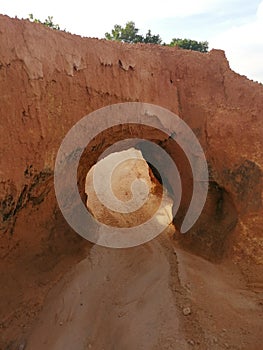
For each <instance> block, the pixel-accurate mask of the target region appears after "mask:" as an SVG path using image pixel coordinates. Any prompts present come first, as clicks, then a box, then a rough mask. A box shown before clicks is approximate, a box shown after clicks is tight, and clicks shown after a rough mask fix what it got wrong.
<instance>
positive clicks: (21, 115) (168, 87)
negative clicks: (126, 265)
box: [0, 16, 263, 350]
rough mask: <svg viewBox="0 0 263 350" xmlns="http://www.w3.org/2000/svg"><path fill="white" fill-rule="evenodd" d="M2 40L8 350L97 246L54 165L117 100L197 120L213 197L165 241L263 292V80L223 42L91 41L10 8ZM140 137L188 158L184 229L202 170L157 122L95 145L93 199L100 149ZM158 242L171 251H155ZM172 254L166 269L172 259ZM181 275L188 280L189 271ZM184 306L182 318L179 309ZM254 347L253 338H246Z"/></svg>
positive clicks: (0, 209)
mask: <svg viewBox="0 0 263 350" xmlns="http://www.w3.org/2000/svg"><path fill="white" fill-rule="evenodd" d="M0 47H1V50H0V91H1V94H0V116H1V121H2V122H1V126H0V139H1V157H0V162H1V167H0V228H1V241H0V256H1V267H0V273H1V292H0V293H1V294H0V296H1V298H0V314H1V324H0V327H1V338H0V348H3V349H13V348H14V349H16V348H17V347H18V346H20V345H21V344H24V342H25V339H27V337H28V334H29V333H30V332H31V329H32V324H33V322H34V320H35V317H36V316H37V315H38V314H39V310H40V309H41V308H42V305H43V301H44V299H45V297H46V295H47V293H48V291H49V290H50V288H51V287H52V286H53V285H54V283H55V282H56V281H58V280H59V279H60V278H61V277H62V276H63V275H64V273H65V272H66V271H68V270H69V268H70V267H71V266H72V265H74V266H75V264H77V262H79V261H80V260H81V259H82V258H84V257H86V256H87V255H89V251H90V248H91V245H90V244H89V243H88V242H86V241H85V240H83V239H82V238H81V237H79V236H78V235H77V234H76V233H75V232H74V231H73V230H71V229H70V227H69V226H68V225H67V223H66V222H65V220H64V219H63V217H62V215H61V213H60V210H59V208H58V206H57V201H56V198H55V193H54V185H53V176H54V163H55V158H56V154H57V151H58V148H59V146H60V144H61V142H62V140H63V138H64V137H65V135H66V133H67V132H68V130H69V129H70V128H71V127H72V126H73V125H74V124H75V123H76V122H77V121H79V120H80V119H81V118H82V117H83V116H85V115H87V114H89V113H90V112H92V111H95V110H97V109H98V108H101V107H104V106H107V105H110V104H113V103H119V102H147V103H152V104H156V105H159V106H161V107H164V108H167V109H169V110H170V111H172V112H174V113H176V114H177V115H178V116H179V117H180V118H182V119H183V120H184V121H185V122H186V123H187V124H188V125H189V126H190V128H191V129H192V130H193V132H194V133H195V135H196V136H197V138H198V140H199V142H200V143H201V145H202V147H203V149H204V152H205V155H206V158H207V162H208V166H209V193H208V198H207V202H206V205H205V208H204V211H203V213H202V215H201V216H200V218H199V220H198V222H197V223H196V224H195V226H194V227H193V228H192V229H191V230H190V231H189V232H188V233H187V234H185V235H182V234H180V232H177V233H176V234H175V236H174V237H173V239H171V238H170V237H169V238H167V241H165V242H166V243H165V244H167V242H168V241H169V244H171V247H172V246H173V245H174V246H177V247H178V246H180V248H181V249H184V251H185V250H187V251H188V252H189V254H190V255H189V256H187V259H190V260H191V259H201V261H206V263H207V264H212V265H211V266H219V265H214V263H216V264H223V265H224V264H229V266H232V264H235V265H236V266H237V268H238V269H240V271H241V273H242V274H243V276H244V281H243V280H242V284H240V288H241V286H242V288H249V290H250V293H252V294H253V295H258V294H255V293H259V291H260V290H261V289H262V280H261V276H262V275H261V273H262V270H261V267H262V224H263V215H262V213H263V212H262V167H263V156H262V149H263V137H262V133H263V87H262V85H260V84H258V83H255V82H252V81H250V80H248V79H247V78H246V77H243V76H240V75H238V74H236V73H235V72H233V71H232V70H231V69H230V68H229V64H228V61H227V59H226V57H225V55H224V52H223V51H220V50H212V51H211V52H209V53H208V54H201V53H198V52H191V51H186V50H179V49H176V48H168V47H162V46H154V45H141V44H137V45H127V44H121V43H115V42H108V41H105V40H97V39H90V38H81V37H79V36H75V35H70V34H68V33H64V32H59V31H53V30H50V29H48V28H45V27H44V26H42V25H40V24H36V23H34V24H33V23H29V22H28V21H21V20H17V19H10V18H8V17H6V16H0ZM133 137H141V138H145V139H148V140H151V141H154V142H156V143H157V144H159V145H160V146H162V147H163V148H164V149H165V150H166V151H167V152H169V153H170V155H171V157H172V158H173V159H174V160H175V161H176V164H177V166H178V169H179V171H180V173H181V175H182V176H181V177H182V187H183V193H184V196H183V200H182V203H181V207H180V210H179V211H178V213H177V215H176V217H175V220H174V224H175V226H176V227H178V228H179V227H180V223H181V222H182V220H183V217H184V215H185V212H186V210H187V207H188V206H189V202H190V200H191V191H192V175H191V168H190V167H189V163H188V161H187V159H186V157H185V155H184V154H183V152H182V150H181V149H180V147H178V145H176V144H175V142H174V141H173V140H172V139H171V138H167V136H166V135H164V134H162V133H161V132H160V131H158V130H152V129H151V128H149V127H142V128H138V127H136V125H135V126H134V125H122V126H116V127H114V128H111V129H109V130H106V131H104V132H102V133H101V134H99V135H97V136H96V137H95V138H94V139H93V140H92V142H91V143H90V144H89V145H87V148H86V150H85V152H84V154H83V156H82V159H81V162H80V166H79V169H78V178H79V189H80V193H81V195H82V196H83V200H85V177H86V174H87V172H88V170H89V169H90V168H91V166H93V165H94V164H95V163H96V161H97V159H98V157H99V155H100V154H101V153H102V152H103V151H104V150H105V149H106V148H107V147H108V146H110V145H112V144H113V143H114V142H116V141H118V140H120V139H126V138H133ZM168 177H169V176H168ZM168 180H169V179H168ZM156 244H157V243H156ZM92 249H94V247H93V248H92ZM96 249H98V248H95V251H96ZM141 249H143V248H141ZM156 249H157V250H159V249H161V248H159V246H158V247H157V248H154V249H153V252H154V251H155V250H156ZM99 254H100V253H99ZM108 254H109V256H110V255H111V254H113V253H108ZM134 254H135V253H134ZM162 254H164V253H162ZM184 254H186V253H184ZM157 256H158V254H157V255H156V259H157ZM197 256H198V257H197ZM191 257H193V258H191ZM134 258H136V257H134ZM145 258H146V257H145ZM202 258H204V259H206V260H202ZM105 259H106V260H105V264H107V257H105ZM114 259H115V258H114ZM152 259H155V254H154V253H153V257H152ZM161 259H162V261H161V266H164V271H166V270H165V269H166V267H167V266H166V265H165V264H166V261H165V260H164V259H163V258H161ZM157 260H158V259H157ZM103 261H104V260H103ZM168 261H171V260H168ZM184 261H185V260H184ZM193 261H194V260H193ZM198 261H199V260H198ZM83 264H84V265H85V263H83ZM162 264H163V265H162ZM169 264H170V269H171V271H172V269H173V265H172V264H171V263H169ZM189 264H190V265H191V264H192V263H191V262H189ZM165 266H166V267H165ZM198 266H199V265H198ZM201 266H202V264H201V263H200V268H202V267H201ZM209 266H210V265H209ZM220 266H221V265H220ZM224 266H225V265H224ZM211 269H212V268H211ZM231 269H232V267H231ZM138 271H139V270H138ZM176 271H177V270H176ZM204 271H205V268H204ZM211 271H212V270H210V272H211ZM231 271H232V270H231ZM157 272H158V271H157ZM98 273H99V272H98ZM127 273H128V272H127ZM171 274H172V276H174V277H173V278H177V277H176V276H177V275H178V274H177V272H176V276H175V275H174V274H175V272H173V271H172V272H171ZM116 276H117V275H116ZM116 276H115V277H113V278H117V277H116ZM164 276H165V273H164ZM74 278H75V277H74ZM90 278H91V281H92V277H90ZM151 278H152V277H151ZM158 278H159V277H158ZM164 278H165V277H164ZM145 283H146V282H145ZM151 283H152V282H151ZM146 284H147V283H146ZM166 285H167V284H165V286H166ZM103 288H104V287H103ZM140 288H143V284H142V285H141V286H140ZM165 288H166V287H165ZM169 288H170V287H169ZM216 288H217V287H216ZM235 288H237V289H238V284H237V285H236V286H235ZM109 290H112V288H110V289H109ZM199 292H200V293H201V291H198V293H199ZM125 293H126V292H125ZM167 293H168V292H167ZM169 293H170V292H169ZM169 293H168V294H169ZM233 293H234V292H233ZM169 295H170V294H169ZM198 295H199V296H200V297H202V296H203V297H204V294H202V293H201V294H198ZM233 295H234V294H233ZM149 297H150V296H149ZM170 297H171V296H169V298H170ZM90 298H91V299H90V300H92V296H90ZM127 300H129V298H128V297H127ZM213 300H215V302H216V300H217V299H216V297H215V299H213ZM231 300H234V297H233V299H231ZM242 300H243V299H242ZM253 300H254V299H253ZM243 301H244V300H243ZM243 301H242V302H243ZM247 302H248V304H249V303H250V302H249V299H247ZM230 303H231V301H230ZM248 304H247V305H248ZM249 305H250V306H251V310H252V309H253V310H255V314H253V315H254V316H255V318H257V317H258V309H257V308H258V307H259V303H258V304H257V308H256V309H255V308H254V304H253V305H252V304H249ZM261 306H262V304H261ZM165 307H166V306H165V305H162V306H160V308H161V309H164V308H165ZM174 312H175V317H176V314H177V312H178V311H174ZM238 312H239V313H240V310H239V311H238ZM230 314H231V312H230ZM230 314H229V315H230ZM235 314H236V313H235V312H234V313H233V314H232V316H231V317H232V320H234V318H235V316H234V315H235ZM206 316H207V314H206V315H204V317H206ZM161 319H163V318H161ZM134 322H135V321H134ZM251 322H252V321H251ZM244 324H245V323H244ZM199 325H200V327H203V328H202V329H205V327H206V325H205V324H203V326H201V323H199ZM250 325H251V323H250ZM176 327H177V326H176ZM244 327H245V326H244ZM178 329H179V328H177V330H178ZM256 329H257V328H256ZM169 331H170V330H169ZM244 332H245V331H244ZM242 334H245V333H242ZM257 334H258V333H257ZM244 337H245V335H244ZM252 338H253V337H252ZM252 338H249V339H250V340H249V346H247V347H242V344H241V345H240V346H241V347H240V348H241V349H251V350H252V349H253V350H254V349H256V347H255V346H254V347H253V344H254V345H255V344H256V343H255V340H253V339H254V338H253V339H252ZM236 339H237V338H236ZM253 342H254V343H253ZM183 343H184V341H182V344H181V345H182V346H184V345H183ZM19 344H20V345H19ZM120 344H121V346H124V345H123V344H124V343H123V342H121V343H120ZM204 344H206V343H204ZM207 344H208V343H207ZM232 344H234V341H233V342H232ZM244 344H248V343H246V342H245V340H244ZM21 346H22V345H21ZM101 346H102V345H101ZM167 346H168V345H167ZM205 346H208V345H205ZM222 346H223V345H222ZM167 348H169V347H167ZM207 348H208V349H210V348H211V347H209V346H208V347H207ZM213 348H216V347H213ZM233 348H234V347H233ZM54 349H55V348H54ZM201 349H205V348H201ZM236 349H238V346H236Z"/></svg>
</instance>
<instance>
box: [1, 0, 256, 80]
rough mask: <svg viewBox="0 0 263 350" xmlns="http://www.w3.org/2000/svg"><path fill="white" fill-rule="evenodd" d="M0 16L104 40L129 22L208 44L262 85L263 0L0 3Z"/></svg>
mask: <svg viewBox="0 0 263 350" xmlns="http://www.w3.org/2000/svg"><path fill="white" fill-rule="evenodd" d="M0 13H1V14H7V15H8V16H10V17H15V16H17V17H18V18H27V17H28V14H29V13H33V15H34V17H35V18H38V19H40V20H44V19H45V18H47V16H53V17H54V22H55V23H58V24H59V25H60V27H61V28H62V29H66V30H67V31H69V32H71V33H74V34H79V35H82V36H88V37H97V38H103V37H104V34H105V32H110V31H111V29H112V28H113V26H114V25H115V24H120V25H122V26H124V25H125V23H126V22H127V21H134V22H135V24H136V27H137V28H139V29H140V33H142V34H145V33H146V31H147V30H148V29H151V31H152V33H153V34H159V35H160V36H161V38H162V39H163V41H165V42H166V43H169V42H170V41H171V40H172V38H175V37H176V38H188V39H194V40H198V41H205V40H207V41H208V42H209V49H212V48H216V49H222V50H224V51H225V52H226V56H227V59H228V60H229V63H230V67H231V68H232V69H233V70H234V71H236V72H237V73H239V74H242V75H246V76H247V77H248V78H249V79H252V80H255V81H259V82H261V83H263V0H162V1H154V0H150V1H149V0H133V1H131V2H125V1H123V0H111V1H106V0H97V1H96V0H95V1H94V0H93V1H90V0H86V1H85V0H74V1H68V2H67V1H65V0H64V1H60V0H57V1H55V0H45V1H37V0H23V1H21V0H0Z"/></svg>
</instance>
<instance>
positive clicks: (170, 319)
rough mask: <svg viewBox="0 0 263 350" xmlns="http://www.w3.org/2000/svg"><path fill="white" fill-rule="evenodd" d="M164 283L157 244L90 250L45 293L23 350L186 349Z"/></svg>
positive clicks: (164, 262) (166, 274) (165, 267)
mask: <svg viewBox="0 0 263 350" xmlns="http://www.w3.org/2000/svg"><path fill="white" fill-rule="evenodd" d="M169 281H170V265H169V262H168V259H167V255H166V253H165V250H164V248H163V247H162V245H161V244H160V242H159V241H158V240H155V241H153V242H151V243H148V244H147V245H144V246H140V247H136V248H132V249H128V250H114V249H106V248H101V247H99V246H94V247H93V248H92V250H91V252H90V255H89V257H88V258H86V259H85V260H83V261H82V262H81V263H80V264H79V265H78V266H76V267H75V268H74V269H73V270H72V272H71V273H70V274H68V275H67V276H66V277H65V278H64V280H63V281H62V282H61V283H60V284H59V285H58V286H57V287H56V288H55V289H54V290H53V291H52V293H51V294H50V295H49V298H48V300H47V302H46V305H45V308H44V310H43V312H42V315H41V318H40V322H39V324H38V325H37V327H36V329H35V331H34V332H33V334H32V336H31V338H30V341H29V343H28V346H27V349H29V350H30V349H32V350H33V349H34V350H35V349H38V350H42V349H50V350H52V349H54V350H60V349H61V350H62V349H63V350H65V349H70V350H71V349H72V350H73V349H75V350H82V349H89V348H91V349H97V350H99V349H101V350H102V349H105V350H106V349H107V350H108V349H127V350H128V349H131V350H134V349H160V348H162V349H170V348H171V347H170V346H172V345H171V344H178V346H179V347H180V349H188V348H189V346H188V344H187V342H186V341H185V340H184V337H182V333H181V331H182V327H181V325H180V324H179V316H178V308H177V307H176V300H175V299H174V296H173V292H172V291H171V288H170V285H169V283H170V282H169ZM171 349H172V348H171Z"/></svg>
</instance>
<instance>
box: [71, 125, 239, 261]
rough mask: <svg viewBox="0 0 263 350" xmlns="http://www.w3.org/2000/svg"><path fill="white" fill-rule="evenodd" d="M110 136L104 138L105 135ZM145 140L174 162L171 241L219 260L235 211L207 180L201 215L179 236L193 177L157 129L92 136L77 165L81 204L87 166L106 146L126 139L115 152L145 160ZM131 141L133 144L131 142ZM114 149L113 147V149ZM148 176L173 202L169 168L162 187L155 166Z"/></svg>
mask: <svg viewBox="0 0 263 350" xmlns="http://www.w3.org/2000/svg"><path fill="white" fill-rule="evenodd" d="M109 133H110V134H111V137H110V138H108V137H107V135H109ZM138 139H139V140H148V141H151V142H154V143H156V144H157V145H159V146H161V147H162V148H163V149H164V150H165V151H166V152H168V154H169V155H170V156H171V158H172V159H173V161H174V162H175V164H176V166H177V168H178V171H179V174H180V179H181V184H182V198H181V202H180V206H179V210H178V211H177V212H174V210H173V216H174V219H173V224H174V226H175V227H176V233H175V234H174V241H175V242H176V243H177V244H178V245H179V246H180V247H182V248H184V249H186V250H189V251H192V252H193V253H195V254H197V255H200V256H202V257H204V258H206V259H209V260H211V261H217V262H219V261H221V260H222V259H223V258H224V256H225V254H226V252H227V242H229V241H230V240H231V232H232V231H233V230H234V228H235V226H236V224H237V218H238V214H237V210H236V208H235V205H234V203H233V200H232V198H231V195H230V194H229V193H227V191H226V190H225V189H224V188H222V187H220V185H218V183H217V182H216V181H215V180H213V179H211V180H210V181H209V191H208V197H207V201H206V204H205V206H204V209H203V212H202V214H201V216H200V217H199V219H198V221H197V222H196V224H195V225H194V226H193V228H191V229H190V231H189V232H187V233H186V234H181V233H180V227H181V224H182V222H183V219H184V217H185V214H186V212H187V209H188V207H189V205H190V201H191V198H192V191H193V178H192V171H191V167H190V164H189V161H188V159H187V157H186V155H185V154H184V152H183V150H182V149H181V148H180V146H179V145H178V144H177V143H176V142H175V141H174V140H173V139H172V138H171V137H167V135H166V134H164V133H162V132H161V131H160V130H157V129H154V128H151V127H149V126H142V127H140V128H138V126H135V125H133V124H126V125H121V126H115V127H112V128H111V130H107V131H106V132H102V133H101V134H99V135H98V136H96V137H95V138H94V139H93V140H92V141H91V142H90V143H89V144H88V145H87V147H86V148H85V150H84V152H83V154H82V156H81V159H80V162H79V166H78V188H79V193H80V195H81V198H82V201H83V203H86V199H87V198H86V194H85V179H86V175H87V173H88V172H89V170H90V169H91V167H92V166H93V165H94V164H96V161H97V160H98V159H99V157H100V156H101V154H102V153H103V152H105V150H107V148H108V147H110V146H114V144H115V143H118V142H119V141H122V140H129V141H127V142H126V144H125V143H124V144H122V146H121V147H122V148H121V149H119V148H116V149H115V150H118V151H121V150H124V149H128V148H130V147H135V148H136V149H138V150H141V151H142V155H143V156H144V157H145V159H147V148H145V147H144V148H143V143H144V141H138ZM134 140H135V141H134ZM113 150H114V148H113ZM151 156H152V157H153V158H154V159H155V164H159V166H160V167H162V166H166V165H163V164H162V159H160V157H159V155H158V153H157V152H156V153H155V154H152V155H151ZM148 165H149V168H150V169H151V173H152V174H153V176H154V177H155V180H156V181H158V182H159V183H160V184H161V185H164V187H165V188H166V190H167V192H168V194H169V196H170V197H171V198H172V200H174V199H175V196H176V193H174V192H173V186H172V185H171V184H172V181H173V176H174V175H173V173H172V172H171V171H170V169H168V168H166V169H165V174H166V177H165V178H164V184H162V180H161V178H160V174H159V173H158V170H157V169H156V167H155V166H153V165H152V164H150V163H149V164H148Z"/></svg>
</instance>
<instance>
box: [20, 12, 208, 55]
mask: <svg viewBox="0 0 263 350" xmlns="http://www.w3.org/2000/svg"><path fill="white" fill-rule="evenodd" d="M27 19H28V20H30V21H31V22H35V23H41V24H43V25H44V26H46V27H49V28H51V29H55V30H61V28H60V26H59V25H58V24H56V23H54V21H53V17H52V16H48V18H46V19H45V20H44V21H41V20H39V19H36V18H34V16H33V14H32V13H31V14H29V15H28V18H27ZM105 38H106V39H107V40H115V41H120V42H124V43H130V44H135V43H144V44H158V45H168V46H178V47H180V48H182V49H186V50H194V51H199V52H208V42H207V41H196V40H191V39H180V38H173V39H172V41H171V42H170V44H166V43H164V42H163V41H162V38H161V37H160V35H159V34H152V32H151V30H150V29H149V30H148V32H147V33H146V34H145V35H141V34H139V29H138V28H136V26H135V23H134V22H133V21H129V22H127V23H126V25H125V27H122V26H121V25H119V24H115V26H114V27H113V29H112V30H111V33H108V32H107V33H105Z"/></svg>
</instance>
